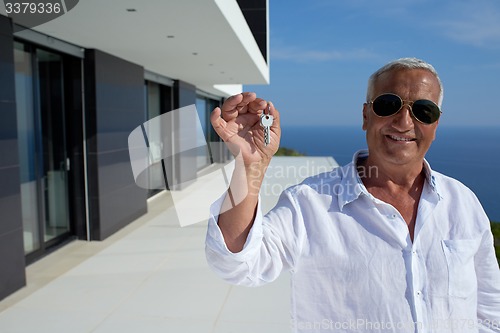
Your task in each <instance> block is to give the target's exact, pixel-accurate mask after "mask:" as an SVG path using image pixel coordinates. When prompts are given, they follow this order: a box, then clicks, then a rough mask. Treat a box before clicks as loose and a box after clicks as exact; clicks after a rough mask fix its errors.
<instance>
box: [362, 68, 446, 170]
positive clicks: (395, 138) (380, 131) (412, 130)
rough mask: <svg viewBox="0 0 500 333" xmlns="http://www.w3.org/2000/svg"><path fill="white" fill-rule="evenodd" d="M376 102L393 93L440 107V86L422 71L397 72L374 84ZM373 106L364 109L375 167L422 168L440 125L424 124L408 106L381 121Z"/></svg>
mask: <svg viewBox="0 0 500 333" xmlns="http://www.w3.org/2000/svg"><path fill="white" fill-rule="evenodd" d="M372 93H373V95H372V96H370V97H371V99H372V100H373V99H374V98H375V97H377V96H379V95H381V94H383V93H393V94H396V95H398V96H400V97H401V98H402V99H403V100H405V101H416V100H418V99H428V100H431V101H433V102H434V103H436V104H437V103H438V99H439V82H438V81H437V79H436V77H435V76H434V75H433V74H432V73H431V72H429V71H427V70H423V69H407V70H395V71H391V72H386V73H384V74H382V75H381V76H380V77H379V78H378V80H377V81H376V82H375V85H374V89H373V92H372ZM372 106H373V104H366V103H365V105H364V106H363V130H365V131H366V141H367V144H368V149H369V152H370V157H369V158H370V160H372V162H374V163H377V164H379V163H382V164H386V163H388V164H390V165H393V166H394V165H398V166H404V165H414V166H418V165H419V164H420V165H421V164H422V161H423V158H424V156H425V154H426V153H427V150H428V149H429V147H430V145H431V143H432V141H434V138H435V135H436V128H437V125H438V122H439V121H436V122H435V123H433V124H430V125H427V124H422V123H420V122H419V121H418V120H416V119H415V118H413V116H412V115H411V112H410V109H409V106H408V104H407V103H405V105H404V106H403V108H402V109H401V110H400V111H399V112H398V113H397V114H395V115H392V116H389V117H378V116H377V115H376V114H375V113H374V112H373V110H372Z"/></svg>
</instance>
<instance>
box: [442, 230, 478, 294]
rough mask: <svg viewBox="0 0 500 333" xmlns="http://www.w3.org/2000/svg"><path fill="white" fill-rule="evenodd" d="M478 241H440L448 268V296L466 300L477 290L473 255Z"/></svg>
mask: <svg viewBox="0 0 500 333" xmlns="http://www.w3.org/2000/svg"><path fill="white" fill-rule="evenodd" d="M479 244H480V239H453V240H442V241H441V245H442V247H443V251H444V255H445V257H446V264H447V266H448V293H449V295H450V296H454V297H460V298H467V297H469V296H471V295H472V294H473V293H474V292H476V290H477V278H476V269H475V266H474V255H475V254H476V252H477V250H478V249H479Z"/></svg>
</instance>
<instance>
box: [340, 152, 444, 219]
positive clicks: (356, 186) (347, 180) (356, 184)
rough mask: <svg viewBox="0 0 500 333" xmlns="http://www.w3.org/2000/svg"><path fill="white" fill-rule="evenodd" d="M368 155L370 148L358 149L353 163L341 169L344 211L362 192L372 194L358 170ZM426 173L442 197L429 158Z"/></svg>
mask: <svg viewBox="0 0 500 333" xmlns="http://www.w3.org/2000/svg"><path fill="white" fill-rule="evenodd" d="M367 157H368V150H366V149H363V150H358V151H357V152H356V153H355V154H354V155H353V158H352V161H351V163H349V164H347V165H346V166H344V167H343V168H342V169H341V174H340V176H341V177H342V180H341V190H340V192H339V193H338V203H339V209H340V210H341V211H342V209H343V208H344V206H345V205H347V204H348V203H350V202H353V201H354V200H356V199H358V198H359V196H360V195H361V194H364V195H367V196H369V197H370V196H371V194H370V193H369V192H368V190H367V189H366V187H365V185H364V184H363V182H362V181H361V178H360V177H359V173H358V171H357V169H358V168H357V164H358V161H360V160H363V159H366V158H367ZM363 172H370V170H369V169H368V170H364V171H363ZM424 173H425V179H426V181H427V183H428V185H429V186H430V188H431V190H432V192H434V193H435V194H436V195H437V197H438V199H441V198H442V196H441V194H440V193H439V191H438V185H437V182H436V177H435V176H434V171H432V169H431V166H430V164H429V162H427V160H425V159H424Z"/></svg>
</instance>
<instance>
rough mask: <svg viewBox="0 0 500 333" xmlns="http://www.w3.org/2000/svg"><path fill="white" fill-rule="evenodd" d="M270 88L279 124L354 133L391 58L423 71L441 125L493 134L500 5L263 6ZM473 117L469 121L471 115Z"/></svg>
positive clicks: (261, 92) (499, 88)
mask: <svg viewBox="0 0 500 333" xmlns="http://www.w3.org/2000/svg"><path fill="white" fill-rule="evenodd" d="M269 6H270V9H269V10H270V13H269V15H270V27H269V29H270V52H271V61H270V70H271V83H270V85H268V86H257V85H250V86H245V87H244V89H245V90H247V91H255V92H256V93H257V95H258V96H259V97H262V98H265V99H268V100H271V101H273V103H274V104H275V106H276V107H277V108H278V110H279V111H280V112H281V115H282V126H284V127H285V126H296V125H360V124H361V110H362V104H363V101H364V99H365V95H366V82H367V79H368V76H369V75H370V74H371V73H373V72H374V71H375V70H376V69H378V68H379V67H380V66H382V65H383V64H385V63H387V62H388V61H390V60H393V59H397V58H401V57H408V56H414V57H417V58H421V59H423V60H425V61H427V62H429V63H431V64H432V65H433V66H434V67H435V68H436V70H437V71H438V73H439V75H440V77H441V80H442V81H443V84H444V101H443V107H442V109H443V116H442V118H441V120H440V126H500V0H474V1H472V0H467V1H463V0H440V1H431V0H378V1H373V0H307V1H296V0H290V1H286V0H269ZM471 115H472V116H471Z"/></svg>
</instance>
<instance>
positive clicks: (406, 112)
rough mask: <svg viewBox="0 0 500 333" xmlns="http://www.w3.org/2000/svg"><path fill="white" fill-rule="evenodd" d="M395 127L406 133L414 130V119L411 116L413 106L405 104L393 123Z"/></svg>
mask: <svg viewBox="0 0 500 333" xmlns="http://www.w3.org/2000/svg"><path fill="white" fill-rule="evenodd" d="M393 124H394V127H395V128H396V129H398V130H400V131H406V130H408V129H411V128H413V125H414V124H413V117H412V114H411V106H410V105H408V104H405V105H403V106H402V107H401V110H399V112H398V113H397V114H396V115H395V117H394V121H393Z"/></svg>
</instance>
